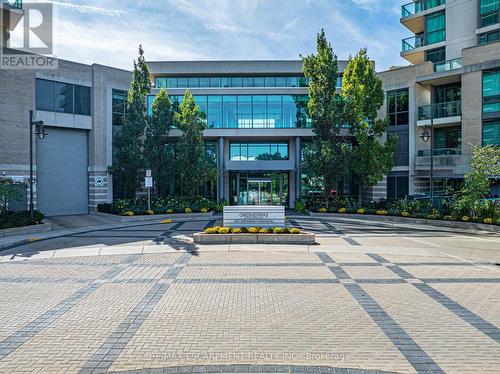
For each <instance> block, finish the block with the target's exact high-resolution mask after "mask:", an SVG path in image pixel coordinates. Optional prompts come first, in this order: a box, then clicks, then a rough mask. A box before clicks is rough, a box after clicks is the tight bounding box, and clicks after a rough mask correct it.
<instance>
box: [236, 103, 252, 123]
mask: <svg viewBox="0 0 500 374" xmlns="http://www.w3.org/2000/svg"><path fill="white" fill-rule="evenodd" d="M251 127H252V96H238V128H240V129H241V128H251Z"/></svg>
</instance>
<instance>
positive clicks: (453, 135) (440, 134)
mask: <svg viewBox="0 0 500 374" xmlns="http://www.w3.org/2000/svg"><path fill="white" fill-rule="evenodd" d="M434 137H435V138H434V139H435V140H434V148H435V152H434V154H435V155H442V154H446V152H445V153H443V152H442V150H450V152H449V153H450V154H458V153H459V152H458V151H459V150H461V149H462V129H461V128H460V127H443V128H438V129H434Z"/></svg>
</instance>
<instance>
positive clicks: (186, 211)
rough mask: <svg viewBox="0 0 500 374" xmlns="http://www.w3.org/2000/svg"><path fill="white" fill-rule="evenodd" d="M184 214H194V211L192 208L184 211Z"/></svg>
mask: <svg viewBox="0 0 500 374" xmlns="http://www.w3.org/2000/svg"><path fill="white" fill-rule="evenodd" d="M184 213H193V210H192V209H191V208H186V209H184Z"/></svg>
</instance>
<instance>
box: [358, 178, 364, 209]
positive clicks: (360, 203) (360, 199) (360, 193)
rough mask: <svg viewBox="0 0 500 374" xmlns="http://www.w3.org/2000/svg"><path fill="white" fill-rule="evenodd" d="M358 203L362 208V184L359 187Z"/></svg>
mask: <svg viewBox="0 0 500 374" xmlns="http://www.w3.org/2000/svg"><path fill="white" fill-rule="evenodd" d="M358 203H359V206H360V207H361V206H362V205H363V187H362V186H361V183H360V184H359V186H358Z"/></svg>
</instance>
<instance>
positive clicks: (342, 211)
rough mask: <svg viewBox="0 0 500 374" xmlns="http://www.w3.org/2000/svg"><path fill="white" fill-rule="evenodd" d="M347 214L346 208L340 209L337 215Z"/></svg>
mask: <svg viewBox="0 0 500 374" xmlns="http://www.w3.org/2000/svg"><path fill="white" fill-rule="evenodd" d="M346 212H347V208H340V209H339V213H346Z"/></svg>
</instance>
